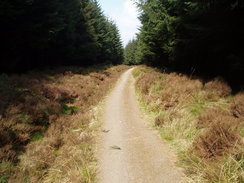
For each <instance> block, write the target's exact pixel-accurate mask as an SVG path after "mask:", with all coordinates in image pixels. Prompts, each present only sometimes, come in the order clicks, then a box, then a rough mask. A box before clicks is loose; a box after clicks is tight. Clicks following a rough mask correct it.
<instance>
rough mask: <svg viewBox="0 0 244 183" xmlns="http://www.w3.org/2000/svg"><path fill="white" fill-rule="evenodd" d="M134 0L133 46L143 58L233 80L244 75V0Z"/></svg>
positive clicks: (148, 62) (152, 63)
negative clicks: (135, 25) (137, 27)
mask: <svg viewBox="0 0 244 183" xmlns="http://www.w3.org/2000/svg"><path fill="white" fill-rule="evenodd" d="M137 5H138V8H139V9H140V11H141V13H140V17H139V19H140V21H141V23H142V26H141V28H140V33H139V34H138V39H139V40H140V41H141V44H140V46H139V47H140V48H137V49H133V50H138V49H140V50H141V53H142V54H141V57H140V59H141V62H143V63H146V64H149V65H154V66H159V67H167V68H170V69H173V70H178V71H181V72H186V73H189V74H198V75H202V76H207V77H214V76H217V75H220V76H223V77H224V78H226V79H227V80H229V81H232V82H233V81H235V82H240V78H243V76H244V75H243V73H244V62H243V59H244V48H243V46H241V45H242V43H243V42H244V35H243V32H244V19H243V17H244V1H240V0H232V1H229V0H215V1H212V0H206V1H200V0H187V1H186V0H139V1H137ZM128 46H130V43H129V44H128ZM126 49H128V48H126ZM125 62H127V61H125ZM130 62H131V61H130ZM135 62H138V61H135ZM241 80H243V79H241Z"/></svg>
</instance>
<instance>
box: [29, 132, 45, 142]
mask: <svg viewBox="0 0 244 183" xmlns="http://www.w3.org/2000/svg"><path fill="white" fill-rule="evenodd" d="M43 138H44V136H43V135H42V134H41V133H40V132H35V133H34V135H33V136H32V138H31V141H32V142H34V141H39V140H42V139H43Z"/></svg>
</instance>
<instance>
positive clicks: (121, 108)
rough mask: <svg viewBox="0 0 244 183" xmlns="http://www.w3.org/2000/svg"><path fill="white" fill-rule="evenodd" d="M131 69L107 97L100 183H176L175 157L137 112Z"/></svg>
mask: <svg viewBox="0 0 244 183" xmlns="http://www.w3.org/2000/svg"><path fill="white" fill-rule="evenodd" d="M132 70H133V68H132V69H129V70H128V71H126V72H125V73H124V74H123V75H122V76H121V78H120V79H119V81H118V82H117V85H116V87H115V88H114V89H113V91H112V92H111V93H110V95H109V96H107V99H106V103H105V106H104V111H103V126H102V135H101V136H100V140H99V145H98V159H99V172H98V178H99V182H100V183H180V182H182V180H183V173H182V170H181V169H179V168H177V167H176V166H175V165H174V162H175V161H176V157H175V156H174V154H173V153H172V152H171V151H170V149H169V147H168V146H167V145H166V144H164V143H163V141H162V139H161V138H160V136H159V135H158V133H157V132H156V131H154V130H152V129H151V128H150V126H149V124H148V122H146V121H145V120H144V119H143V117H142V113H141V112H140V110H139V105H138V103H137V100H136V94H135V88H134V82H135V81H134V78H133V77H132V75H131V72H132Z"/></svg>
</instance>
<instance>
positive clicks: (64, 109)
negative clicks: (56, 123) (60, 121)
mask: <svg viewBox="0 0 244 183" xmlns="http://www.w3.org/2000/svg"><path fill="white" fill-rule="evenodd" d="M78 111H79V107H76V106H69V105H67V104H62V114H66V115H71V114H74V113H76V112H78Z"/></svg>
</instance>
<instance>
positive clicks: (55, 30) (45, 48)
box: [0, 0, 123, 72]
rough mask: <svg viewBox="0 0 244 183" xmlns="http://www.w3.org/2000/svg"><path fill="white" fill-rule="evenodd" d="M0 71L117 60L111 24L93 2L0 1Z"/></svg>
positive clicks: (114, 29)
mask: <svg viewBox="0 0 244 183" xmlns="http://www.w3.org/2000/svg"><path fill="white" fill-rule="evenodd" d="M0 23H1V25H2V26H1V27H2V28H1V30H0V40H1V42H0V49H1V55H0V71H1V72H19V71H23V70H28V69H32V68H39V67H46V66H57V65H83V66H85V65H92V64H97V63H113V64H117V63H121V62H122V60H123V55H122V53H123V48H122V43H121V40H120V35H119V32H118V29H117V27H116V25H115V24H114V23H113V22H112V21H110V20H108V19H107V18H106V17H105V16H104V14H103V12H102V10H101V8H100V6H99V4H98V3H97V1H96V0H69V1H66V0H52V1H48V0H12V1H8V0H1V1H0Z"/></svg>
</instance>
